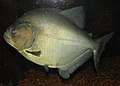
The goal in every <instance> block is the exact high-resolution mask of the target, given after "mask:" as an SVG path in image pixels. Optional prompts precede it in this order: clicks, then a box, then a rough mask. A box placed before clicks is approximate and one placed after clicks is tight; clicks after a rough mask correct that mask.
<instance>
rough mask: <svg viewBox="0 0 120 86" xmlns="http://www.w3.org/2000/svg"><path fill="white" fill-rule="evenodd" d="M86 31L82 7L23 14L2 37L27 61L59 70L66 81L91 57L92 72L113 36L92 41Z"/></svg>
mask: <svg viewBox="0 0 120 86" xmlns="http://www.w3.org/2000/svg"><path fill="white" fill-rule="evenodd" d="M84 27H85V13H84V7H83V6H79V7H75V8H71V9H66V10H58V9H55V8H39V9H34V10H31V11H28V12H26V13H25V14H24V15H23V16H22V17H20V18H19V19H18V20H17V21H16V22H15V23H14V24H12V25H11V26H10V27H9V28H8V29H7V30H6V32H5V33H4V35H3V37H4V39H5V40H6V42H7V43H8V44H10V45H11V46H12V47H14V48H15V49H16V50H17V51H18V52H19V53H21V54H22V55H23V56H24V57H25V58H27V59H28V60H30V61H32V62H34V63H36V64H38V65H42V66H44V67H45V69H46V71H48V69H49V68H58V71H59V74H60V76H61V77H63V78H64V79H68V78H69V77H70V74H72V73H73V72H74V71H75V70H76V69H77V68H78V67H80V66H81V65H83V63H85V62H86V61H87V60H88V59H89V58H91V57H92V56H93V61H94V65H95V68H96V69H98V63H99V59H100V56H101V53H102V52H103V50H104V47H105V44H106V43H107V42H108V41H109V39H110V38H111V37H112V35H113V32H112V33H109V34H107V35H105V36H103V37H101V38H99V39H93V38H92V37H91V35H89V34H88V33H87V32H86V31H85V30H84V29H83V28H84Z"/></svg>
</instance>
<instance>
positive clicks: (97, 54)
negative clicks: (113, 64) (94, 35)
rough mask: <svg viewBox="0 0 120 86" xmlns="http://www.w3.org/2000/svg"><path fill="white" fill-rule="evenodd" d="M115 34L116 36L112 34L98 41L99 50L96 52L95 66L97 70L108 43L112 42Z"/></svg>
mask: <svg viewBox="0 0 120 86" xmlns="http://www.w3.org/2000/svg"><path fill="white" fill-rule="evenodd" d="M113 34H114V32H111V33H109V34H107V35H105V36H103V37H101V38H99V39H97V40H96V41H97V42H98V43H99V48H98V50H97V51H95V52H94V65H95V68H96V70H98V64H99V60H100V56H101V54H102V52H103V50H104V48H105V45H106V44H107V43H108V41H109V40H110V38H111V37H112V35H113Z"/></svg>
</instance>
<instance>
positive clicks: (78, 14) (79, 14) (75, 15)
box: [61, 6, 85, 29]
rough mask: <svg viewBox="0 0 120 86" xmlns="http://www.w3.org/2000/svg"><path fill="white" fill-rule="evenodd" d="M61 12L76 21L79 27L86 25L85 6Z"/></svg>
mask: <svg viewBox="0 0 120 86" xmlns="http://www.w3.org/2000/svg"><path fill="white" fill-rule="evenodd" d="M61 14H63V15H65V16H66V17H68V18H69V19H71V20H72V21H74V22H75V23H76V25H77V26H78V27H79V28H81V29H83V28H84V27H85V13H84V7H83V6H79V7H75V8H71V9H67V10H64V11H62V12H61Z"/></svg>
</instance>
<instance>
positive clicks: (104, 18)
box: [0, 0, 120, 84]
mask: <svg viewBox="0 0 120 86" xmlns="http://www.w3.org/2000/svg"><path fill="white" fill-rule="evenodd" d="M0 4H1V5H0V6H1V7H0V11H1V12H0V82H2V83H8V82H9V80H10V79H12V80H13V82H14V84H16V82H17V81H18V80H20V79H23V78H24V74H23V71H25V70H26V69H27V68H28V67H30V66H31V64H32V63H31V62H29V61H27V60H26V59H24V57H23V56H21V55H20V54H19V53H18V52H17V51H16V50H15V49H13V48H12V47H11V46H9V45H8V44H7V43H6V42H5V41H4V39H3V36H2V35H3V33H4V31H5V30H6V28H7V27H8V26H9V25H10V24H12V23H13V22H15V20H17V19H18V17H20V16H21V15H22V14H23V13H24V12H26V11H28V10H31V9H36V8H41V7H52V8H58V9H62V10H63V9H68V8H73V7H76V6H80V5H84V7H85V12H86V28H85V30H86V31H87V32H91V33H93V37H94V38H99V37H101V36H103V35H105V34H107V33H109V32H111V31H116V32H115V35H114V36H113V37H112V39H111V40H110V42H109V44H108V45H107V46H106V51H105V53H104V54H105V55H106V56H113V57H115V56H117V55H120V54H119V49H120V30H119V22H120V21H119V19H118V18H119V14H118V13H119V6H120V3H119V0H102V1H101V0H17V1H16V0H9V1H7V0H6V1H5V0H1V1H0ZM33 65H34V64H33Z"/></svg>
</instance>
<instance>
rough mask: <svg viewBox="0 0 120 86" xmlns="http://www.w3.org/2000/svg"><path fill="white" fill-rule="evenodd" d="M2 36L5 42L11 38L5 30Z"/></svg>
mask: <svg viewBox="0 0 120 86" xmlns="http://www.w3.org/2000/svg"><path fill="white" fill-rule="evenodd" d="M3 38H4V39H5V41H6V42H7V43H9V42H10V39H11V38H10V36H9V35H8V34H7V32H5V33H4V35H3Z"/></svg>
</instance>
